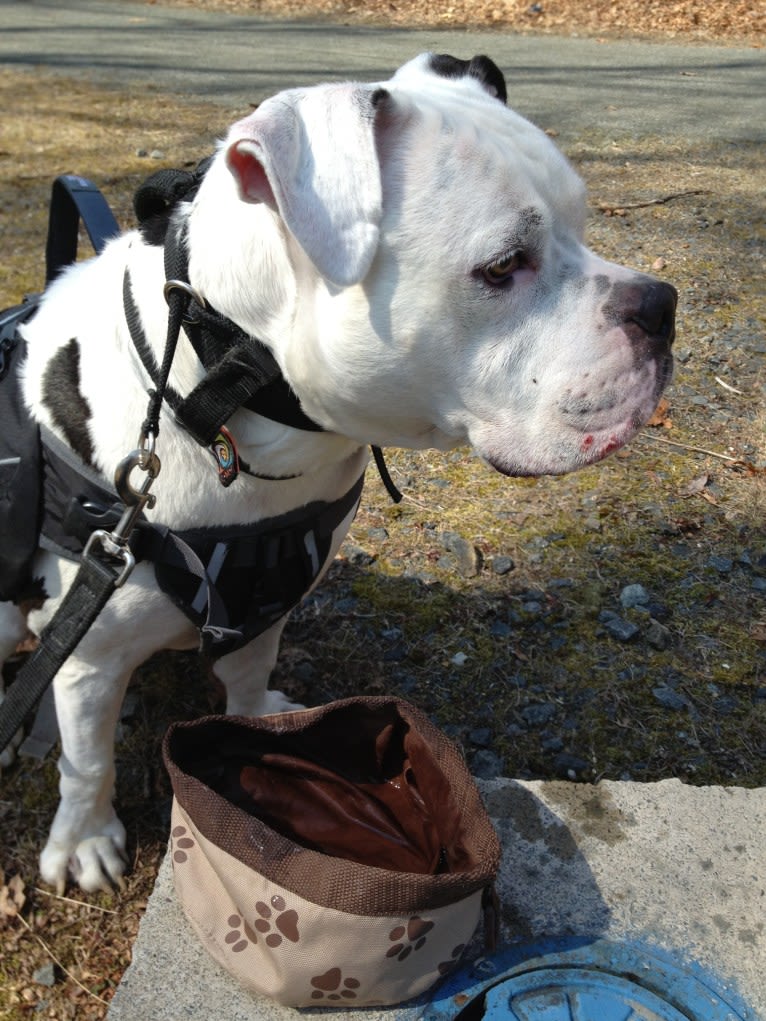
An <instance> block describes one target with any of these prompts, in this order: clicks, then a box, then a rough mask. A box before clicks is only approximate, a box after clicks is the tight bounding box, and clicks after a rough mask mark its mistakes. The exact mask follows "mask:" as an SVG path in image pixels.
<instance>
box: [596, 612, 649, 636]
mask: <svg viewBox="0 0 766 1021" xmlns="http://www.w3.org/2000/svg"><path fill="white" fill-rule="evenodd" d="M598 619H599V621H600V622H601V623H602V624H603V625H604V628H605V629H606V630H607V631H608V632H609V634H610V635H611V636H612V638H616V639H617V640H618V641H619V642H630V641H632V640H633V639H634V638H635V637H636V635H637V634H638V632H639V627H638V625H637V624H634V623H633V622H632V621H630V620H625V619H624V618H623V617H618V616H617V614H616V613H612V612H611V610H603V611H602V612H601V613H600V614H599V617H598Z"/></svg>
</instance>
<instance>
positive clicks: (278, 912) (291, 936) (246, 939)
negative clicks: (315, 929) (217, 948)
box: [224, 895, 300, 954]
mask: <svg viewBox="0 0 766 1021" xmlns="http://www.w3.org/2000/svg"><path fill="white" fill-rule="evenodd" d="M286 906H287V905H286V904H285V900H284V897H280V896H278V895H276V896H274V897H272V898H271V906H269V905H268V904H266V903H264V901H262V900H259V901H258V902H257V903H256V905H255V910H256V911H257V913H258V917H257V918H256V919H255V921H254V922H253V924H252V925H248V923H247V922H246V921H245V920H244V919H243V918H241V917H240V915H229V917H228V918H227V920H226V922H227V925H228V926H229V931H228V932H227V933H226V935H225V936H224V943H226V944H227V945H228V946H229V948H230V950H231V951H232V952H233V953H235V954H239V953H241V952H242V951H243V950H245V949H246V948H247V947H248V946H250V944H251V943H252V944H256V943H257V942H258V936H259V935H260V936H262V937H263V939H264V943H265V944H266V946H267V947H271V948H272V949H274V948H275V947H278V946H280V945H281V944H282V941H283V939H288V940H290V942H291V943H297V942H298V940H299V939H300V934H299V932H298V912H297V911H292V910H291V911H285V907H286ZM272 925H273V926H274V927H275V928H276V930H277V931H276V932H275V931H274V929H273V928H272Z"/></svg>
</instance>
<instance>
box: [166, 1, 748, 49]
mask: <svg viewBox="0 0 766 1021" xmlns="http://www.w3.org/2000/svg"><path fill="white" fill-rule="evenodd" d="M171 2H173V3H176V4H182V5H183V6H188V7H205V8H207V9H219V10H221V11H230V12H236V13H239V14H243V13H258V14H275V15H277V16H279V17H284V16H289V17H324V18H329V19H332V20H333V21H338V22H341V23H345V24H359V23H362V24H367V25H387V26H394V25H399V26H407V27H415V26H420V27H427V26H437V27H439V28H463V27H471V28H494V29H498V30H502V31H512V32H535V33H546V32H551V33H556V34H559V35H589V36H601V37H615V36H621V37H623V38H624V37H633V38H649V39H658V38H659V39H665V40H674V39H675V40H682V41H683V42H716V43H737V44H740V45H742V44H744V45H755V46H762V45H763V39H764V36H765V35H766V5H765V4H764V3H763V2H762V0H730V2H729V3H706V2H704V0H648V2H647V0H619V2H617V3H616V2H615V0H589V2H588V3H582V2H581V0H542V2H541V3H534V2H532V0H447V2H445V0H171Z"/></svg>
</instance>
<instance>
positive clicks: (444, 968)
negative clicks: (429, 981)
mask: <svg viewBox="0 0 766 1021" xmlns="http://www.w3.org/2000/svg"><path fill="white" fill-rule="evenodd" d="M464 950H465V943H458V945H457V946H456V947H455V949H454V950H453V951H452V957H450V959H449V960H448V961H442V962H441V964H440V965H439V967H438V971H439V974H440V975H449V973H450V972H451V971H452V969H453V968H454V967H455V965H456V964H457V963H458V961H459V960H460V958H461V956H462V954H463V951H464Z"/></svg>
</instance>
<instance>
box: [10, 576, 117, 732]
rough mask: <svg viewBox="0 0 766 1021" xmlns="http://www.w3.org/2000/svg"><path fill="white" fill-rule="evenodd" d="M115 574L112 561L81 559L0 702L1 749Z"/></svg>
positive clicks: (97, 610)
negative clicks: (34, 647) (57, 603)
mask: <svg viewBox="0 0 766 1021" xmlns="http://www.w3.org/2000/svg"><path fill="white" fill-rule="evenodd" d="M117 574H118V572H117V571H116V570H115V568H113V567H112V566H111V565H109V564H107V563H104V562H102V561H101V560H97V559H95V558H94V557H88V558H85V559H83V560H82V561H81V563H80V569H79V570H78V572H77V576H76V577H75V580H74V582H73V583H72V586H71V588H70V589H69V591H68V592H67V594H66V595H65V596H64V598H63V600H62V601H61V605H60V606H59V608H58V610H57V611H56V613H55V614H54V616H53V617H52V618H51V620H50V621H49V623H48V626H47V627H46V628H45V629H44V630H43V632H42V633H41V635H40V642H39V645H38V647H37V649H36V650H35V651H34V652H33V653H32V655H31V656H30V657H29V659H28V660H27V661H26V663H25V664H24V666H23V667H22V668H21V669H20V670H19V672H18V673H17V674H16V679H15V680H14V682H13V684H12V685H11V686H10V687H9V688H8V691H7V693H6V696H5V700H4V701H3V703H2V705H0V751H2V750H3V749H4V748H6V747H7V746H8V744H9V743H10V741H11V740H12V738H13V735H14V734H15V733H16V731H17V730H18V729H19V727H20V726H21V725H22V723H23V722H24V720H25V718H26V716H27V714H28V713H29V712H30V711H31V710H32V709H34V707H35V706H36V705H37V703H38V702H39V701H40V699H41V698H42V696H43V694H44V693H45V689H46V688H47V687H48V685H49V684H50V683H51V681H52V680H53V678H54V677H55V676H56V674H57V673H58V671H59V670H60V669H61V667H62V666H63V664H64V662H65V661H66V659H67V658H68V657H69V656H70V655H71V653H72V652H73V651H74V650H75V648H76V647H77V645H78V644H79V642H80V640H81V639H82V638H83V636H84V635H85V634H86V632H87V631H88V628H89V627H90V626H91V624H92V623H93V622H94V621H95V619H96V617H97V616H98V615H99V613H100V612H101V610H102V609H103V607H104V606H105V605H106V603H107V601H108V599H109V597H110V595H111V594H112V592H113V591H114V586H115V579H116V578H117Z"/></svg>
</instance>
